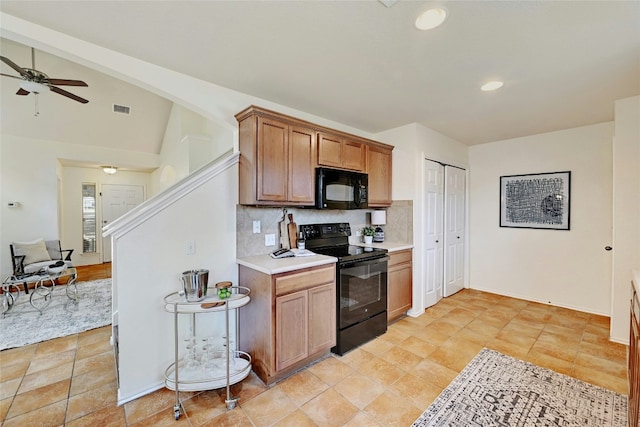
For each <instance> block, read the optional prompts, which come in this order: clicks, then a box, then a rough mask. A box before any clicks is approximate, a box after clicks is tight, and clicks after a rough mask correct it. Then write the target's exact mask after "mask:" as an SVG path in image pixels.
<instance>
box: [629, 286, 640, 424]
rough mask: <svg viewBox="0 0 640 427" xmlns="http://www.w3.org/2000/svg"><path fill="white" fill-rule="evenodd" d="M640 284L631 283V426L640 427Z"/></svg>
mask: <svg viewBox="0 0 640 427" xmlns="http://www.w3.org/2000/svg"><path fill="white" fill-rule="evenodd" d="M638 289H640V283H637V279H634V281H633V282H632V283H631V322H630V328H629V357H628V359H627V362H628V364H629V366H628V372H627V375H628V381H629V408H628V411H629V414H628V415H629V426H640V296H639V295H638Z"/></svg>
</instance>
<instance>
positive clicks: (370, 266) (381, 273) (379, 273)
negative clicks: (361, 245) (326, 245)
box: [337, 256, 389, 329]
mask: <svg viewBox="0 0 640 427" xmlns="http://www.w3.org/2000/svg"><path fill="white" fill-rule="evenodd" d="M388 260H389V257H388V256H385V257H382V258H376V259H373V260H367V261H355V262H351V263H349V262H346V263H342V264H340V265H339V268H338V301H337V303H338V307H339V311H338V328H340V329H343V328H346V327H348V326H351V325H353V324H356V323H358V322H361V321H362V320H365V319H368V318H369V317H371V316H374V315H376V314H380V313H382V312H383V311H385V310H386V309H387V262H388Z"/></svg>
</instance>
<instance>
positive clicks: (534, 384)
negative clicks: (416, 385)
mask: <svg viewBox="0 0 640 427" xmlns="http://www.w3.org/2000/svg"><path fill="white" fill-rule="evenodd" d="M626 425H627V396H625V395H621V394H618V393H615V392H613V391H610V390H607V389H604V388H601V387H598V386H595V385H591V384H587V383H585V382H582V381H580V380H577V379H575V378H572V377H569V376H566V375H562V374H559V373H557V372H554V371H551V370H549V369H545V368H541V367H539V366H536V365H533V364H531V363H528V362H524V361H522V360H518V359H514V358H512V357H509V356H505V355H504V354H501V353H498V352H497V351H493V350H489V349H486V348H485V349H483V350H482V351H480V353H478V355H477V356H476V357H474V358H473V360H471V362H469V364H468V365H467V366H466V367H465V368H464V369H463V370H462V372H460V374H459V375H458V376H457V377H456V378H455V379H454V380H453V381H452V382H451V384H449V386H448V387H447V388H446V389H444V390H443V391H442V393H441V394H440V396H438V398H437V399H436V400H435V402H433V404H432V405H431V406H430V407H429V408H428V409H427V410H426V411H425V412H424V413H423V414H422V415H421V416H420V418H418V419H417V420H416V421H415V422H414V423H413V425H412V427H427V426H432V427H435V426H438V427H442V426H482V427H489V426H500V427H503V426H576V427H577V426H581V427H583V426H599V427H601V426H616V427H617V426H620V427H625V426H626Z"/></svg>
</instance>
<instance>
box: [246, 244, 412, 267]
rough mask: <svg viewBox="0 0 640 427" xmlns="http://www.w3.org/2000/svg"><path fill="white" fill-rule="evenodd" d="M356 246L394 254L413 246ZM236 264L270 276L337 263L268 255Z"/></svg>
mask: <svg viewBox="0 0 640 427" xmlns="http://www.w3.org/2000/svg"><path fill="white" fill-rule="evenodd" d="M356 246H363V247H368V246H371V247H374V248H382V249H386V250H388V251H389V252H396V251H401V250H403V249H411V248H413V245H412V244H410V243H398V242H382V243H373V244H371V245H365V244H364V243H362V242H360V243H356ZM236 262H237V263H238V264H240V265H244V266H245V267H249V268H251V269H253V270H256V271H260V272H262V273H265V274H271V275H272V274H278V273H286V272H289V271H294V270H301V269H303V268H309V267H317V266H319V265H325V264H333V263H336V262H338V259H337V258H334V257H331V256H326V255H314V256H308V257H291V258H280V259H273V258H271V257H270V256H269V255H268V254H264V255H254V256H248V257H242V258H237V259H236Z"/></svg>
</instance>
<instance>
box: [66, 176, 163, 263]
mask: <svg viewBox="0 0 640 427" xmlns="http://www.w3.org/2000/svg"><path fill="white" fill-rule="evenodd" d="M61 171H62V183H63V186H64V189H63V191H62V213H63V219H62V233H61V235H62V239H61V240H62V241H63V242H65V243H68V244H71V245H73V249H74V252H73V255H72V260H73V264H74V265H91V264H99V263H101V262H103V259H104V256H103V255H104V254H102V231H101V230H102V197H100V192H101V189H102V186H103V185H105V184H127V185H141V186H143V187H144V189H145V195H147V191H146V189H147V188H148V186H149V182H150V180H151V174H150V173H146V172H128V171H124V170H118V172H117V173H116V174H115V175H107V174H105V173H104V172H102V170H101V169H97V168H85V167H71V166H69V167H62V168H61ZM82 184H96V192H97V194H96V224H97V228H98V229H97V237H98V238H97V241H96V250H97V252H95V253H86V254H83V253H82ZM65 248H67V247H66V246H65Z"/></svg>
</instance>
